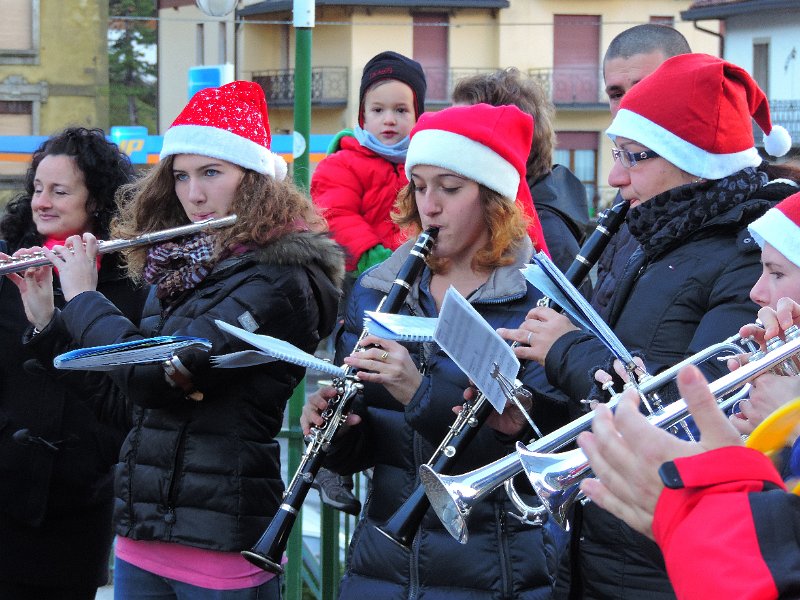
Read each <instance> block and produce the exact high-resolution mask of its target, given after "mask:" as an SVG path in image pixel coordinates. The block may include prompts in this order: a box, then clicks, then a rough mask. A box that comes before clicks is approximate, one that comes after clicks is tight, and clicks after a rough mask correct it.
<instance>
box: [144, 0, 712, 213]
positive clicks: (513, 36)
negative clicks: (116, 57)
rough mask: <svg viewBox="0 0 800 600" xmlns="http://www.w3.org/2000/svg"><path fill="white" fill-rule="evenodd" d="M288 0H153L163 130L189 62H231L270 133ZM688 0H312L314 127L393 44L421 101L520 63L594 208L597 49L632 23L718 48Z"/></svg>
mask: <svg viewBox="0 0 800 600" xmlns="http://www.w3.org/2000/svg"><path fill="white" fill-rule="evenodd" d="M292 4H293V3H292V1H291V0H260V1H257V0H240V1H239V3H238V5H237V8H236V10H235V12H233V13H231V14H230V15H228V16H226V17H219V18H214V17H208V16H206V15H205V14H203V13H202V12H200V10H199V9H197V7H196V6H195V3H194V0H160V1H159V9H160V10H159V97H160V99H161V100H160V111H159V114H160V118H159V125H160V128H161V131H162V132H163V130H164V129H165V128H166V127H167V126H169V123H170V122H171V121H172V119H174V117H175V116H176V115H177V114H178V112H179V111H180V109H181V108H182V106H183V105H184V104H185V102H186V100H187V72H188V69H189V67H191V66H197V65H202V64H206V65H215V64H225V63H231V64H233V65H234V69H233V73H234V77H235V78H238V79H249V80H254V81H257V82H259V83H260V84H261V85H262V87H264V90H265V92H266V95H267V101H268V104H269V107H270V122H271V125H272V128H273V131H275V132H276V133H289V132H291V131H292V122H293V110H292V108H293V97H294V94H293V72H294V71H293V69H294V52H295V48H294V30H293V27H292ZM690 6H691V2H689V1H688V0H686V1H684V0H638V1H637V2H630V1H629V0H471V1H470V0H467V1H462V2H455V1H453V0H433V1H428V2H413V1H405V0H384V1H383V2H367V1H363V0H362V1H359V2H344V1H340V0H317V1H316V13H315V19H316V22H315V26H314V28H313V51H312V58H311V61H312V132H313V133H316V134H333V133H335V132H337V131H339V130H341V129H343V128H345V127H350V126H352V124H353V123H355V120H356V116H357V111H358V106H357V104H358V88H359V82H360V75H361V69H362V67H363V65H364V63H366V61H367V60H369V58H370V57H372V56H373V55H375V54H377V53H378V52H381V51H383V50H395V51H397V52H401V53H403V54H405V55H407V56H412V57H414V58H415V59H416V60H418V61H419V62H420V63H421V64H422V65H423V68H424V69H425V72H426V76H427V79H428V95H427V108H428V110H437V109H440V108H443V107H445V106H448V105H449V97H450V92H451V91H452V89H453V87H454V85H455V82H456V81H457V80H458V79H459V78H460V77H464V76H467V75H472V74H475V73H480V72H488V71H493V70H496V69H499V68H505V67H511V66H514V67H517V68H518V69H520V71H522V72H523V74H525V75H527V76H529V77H534V78H536V79H538V80H540V81H541V82H542V83H543V84H544V85H545V86H546V87H547V89H548V90H549V92H550V94H551V97H552V99H553V101H554V103H555V105H556V109H557V118H556V128H557V132H558V151H557V153H556V160H557V162H559V163H561V164H565V165H567V166H569V167H570V168H571V169H572V170H573V172H575V173H576V174H577V175H578V176H579V177H580V178H581V180H582V181H584V183H585V184H586V185H587V188H588V190H589V195H590V197H591V202H592V208H594V207H596V206H602V205H604V204H606V203H607V202H609V201H610V200H611V199H612V198H613V196H614V190H612V189H610V188H608V186H607V184H606V179H607V175H608V171H609V170H610V168H611V163H612V161H611V152H610V148H611V144H610V141H609V140H608V139H607V138H606V137H605V135H604V134H603V131H604V130H605V128H606V127H607V126H608V123H609V119H610V115H609V112H608V102H607V99H606V96H605V93H604V86H603V77H602V68H601V66H602V58H603V53H604V50H605V48H606V47H607V46H608V43H609V42H610V41H611V39H612V38H613V37H614V36H615V35H617V34H618V33H619V32H621V31H622V30H624V29H626V28H628V27H631V26H633V25H636V24H640V23H648V22H657V23H664V24H669V25H672V26H674V27H676V28H677V29H678V30H680V31H681V32H682V33H683V34H684V35H685V36H686V37H687V39H688V40H689V43H690V44H691V46H692V48H693V50H694V51H697V52H707V53H710V54H715V55H718V54H719V50H720V37H719V26H718V23H717V22H716V21H712V22H709V23H704V27H702V28H696V27H695V26H694V23H692V22H690V21H685V20H683V19H682V18H681V16H680V13H681V11H685V10H687V9H689V8H690Z"/></svg>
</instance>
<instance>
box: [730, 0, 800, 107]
mask: <svg viewBox="0 0 800 600" xmlns="http://www.w3.org/2000/svg"><path fill="white" fill-rule="evenodd" d="M754 42H762V43H764V42H766V43H769V89H768V90H765V92H766V93H767V97H768V98H769V99H770V100H796V99H798V98H800V9H798V10H786V11H783V12H782V13H781V14H775V13H761V14H759V15H758V16H757V17H755V16H754V15H742V16H737V17H732V18H729V19H728V23H727V36H726V40H725V59H726V60H728V61H730V62H732V63H734V64H737V65H739V66H740V67H742V68H743V69H745V70H746V71H747V72H748V73H752V72H753V43H754ZM793 49H794V50H795V54H796V57H795V58H794V59H792V60H788V61H787V58H788V57H789V55H790V53H791V52H792V50H793Z"/></svg>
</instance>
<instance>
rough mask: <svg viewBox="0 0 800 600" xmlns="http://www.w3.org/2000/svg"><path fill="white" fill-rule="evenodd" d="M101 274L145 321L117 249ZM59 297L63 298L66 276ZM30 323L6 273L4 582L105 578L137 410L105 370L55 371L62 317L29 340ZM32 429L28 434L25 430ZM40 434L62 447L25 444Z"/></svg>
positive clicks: (1, 322)
mask: <svg viewBox="0 0 800 600" xmlns="http://www.w3.org/2000/svg"><path fill="white" fill-rule="evenodd" d="M13 250H15V249H12V251H13ZM98 279H99V281H98V289H100V290H101V291H102V292H103V293H104V294H106V295H107V296H108V298H109V299H110V300H111V301H112V302H113V303H114V304H115V305H116V306H117V307H119V310H120V311H122V313H123V314H125V315H126V316H127V317H128V318H130V319H139V317H140V316H141V313H142V307H143V306H144V301H145V298H146V296H147V289H146V288H135V287H134V286H133V284H132V283H131V282H130V280H128V279H126V278H125V277H124V276H123V273H122V271H121V270H120V269H119V264H118V262H117V260H116V258H115V257H114V256H113V255H107V256H105V257H103V259H102V262H101V269H100V273H99V275H98ZM55 301H56V305H57V306H62V305H63V304H64V298H63V295H62V294H61V290H60V288H59V285H58V280H57V278H56V282H55ZM29 329H30V328H29V325H28V320H27V319H26V317H25V312H24V309H23V306H22V301H21V300H20V296H19V291H18V290H17V288H16V287H15V286H14V285H13V284H12V283H11V282H10V281H7V280H5V277H3V278H2V281H0V347H2V349H3V351H2V352H3V354H2V361H0V545H2V547H3V548H4V550H5V551H4V552H3V560H1V561H0V581H15V582H26V583H29V584H36V585H53V586H80V587H82V588H88V587H90V586H92V585H102V584H103V583H105V581H106V578H107V574H108V552H109V549H110V547H111V537H112V536H111V507H112V502H113V487H112V474H113V473H112V471H113V469H112V467H113V465H114V464H115V463H116V462H117V458H118V455H119V448H120V445H121V444H122V440H123V439H124V437H125V434H126V433H127V431H128V429H129V428H130V425H131V419H130V417H131V415H130V410H129V407H128V406H127V405H126V401H125V399H124V398H123V397H122V396H121V395H120V394H119V393H118V390H114V389H113V387H112V386H111V382H110V381H109V380H108V379H107V378H106V377H105V375H104V374H102V373H88V372H77V371H72V372H65V371H55V370H54V369H53V368H52V366H51V365H52V354H51V353H50V348H51V344H52V343H53V341H54V338H55V339H58V338H59V336H58V335H57V334H56V327H55V324H53V326H48V327H47V328H45V330H44V331H43V332H42V333H40V334H39V335H37V336H34V337H33V338H30V337H28V344H26V345H25V346H23V336H24V334H25V332H26V330H29ZM40 355H41V356H42V357H43V359H42V360H41V361H40V360H38V357H39V356H40ZM24 430H27V431H28V433H29V437H26V436H24V435H22V434H18V432H20V431H24ZM15 434H17V436H16V437H15ZM20 436H21V437H20ZM32 438H40V439H42V440H46V441H47V442H50V443H53V444H54V445H55V447H56V449H55V450H53V449H52V448H48V447H47V446H46V445H44V444H43V443H36V442H35V441H34V442H27V443H26V440H30V439H32ZM0 587H2V585H1V584H0Z"/></svg>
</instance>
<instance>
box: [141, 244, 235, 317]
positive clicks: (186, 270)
mask: <svg viewBox="0 0 800 600" xmlns="http://www.w3.org/2000/svg"><path fill="white" fill-rule="evenodd" d="M214 239H215V238H214V235H213V234H210V233H198V234H196V235H193V236H192V237H189V238H186V239H185V240H183V241H182V242H171V241H170V242H164V243H163V244H157V245H156V246H153V247H152V248H150V250H149V251H148V253H147V260H146V262H145V267H144V280H145V281H146V282H147V283H150V284H153V285H155V286H156V288H157V289H156V296H157V297H158V298H159V299H161V300H165V301H167V302H168V303H170V302H172V301H173V300H175V299H176V298H177V297H178V296H180V295H181V294H182V293H183V292H185V291H187V290H191V289H194V288H195V287H197V286H198V285H199V284H200V282H202V281H203V280H204V279H205V278H206V277H207V276H208V274H209V273H211V271H212V269H213V268H214V265H216V264H217V262H218V261H219V260H220V259H221V258H222V257H214Z"/></svg>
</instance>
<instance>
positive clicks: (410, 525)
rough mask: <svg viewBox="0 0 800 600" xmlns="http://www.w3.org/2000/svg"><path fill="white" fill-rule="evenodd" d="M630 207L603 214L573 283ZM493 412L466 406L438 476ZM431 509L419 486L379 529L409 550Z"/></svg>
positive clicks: (441, 451) (480, 402) (438, 462)
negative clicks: (426, 514)
mask: <svg viewBox="0 0 800 600" xmlns="http://www.w3.org/2000/svg"><path fill="white" fill-rule="evenodd" d="M629 207H630V204H629V203H628V202H627V201H626V200H622V201H620V202H617V203H616V204H614V205H613V206H611V207H610V208H607V209H606V210H604V211H603V212H602V213H601V214H600V216H599V217H598V221H597V226H596V227H595V229H594V231H593V232H592V234H591V235H590V236H589V237H588V238H587V240H586V241H585V242H584V243H583V246H581V248H580V250H579V251H578V254H577V255H576V256H575V260H574V261H573V262H572V265H570V267H569V269H568V270H567V272H566V273H565V275H566V277H567V278H568V279H569V281H570V283H572V284H573V285H580V284H581V283H582V282H583V280H584V279H585V278H586V276H587V275H588V274H589V271H591V269H592V267H593V266H594V264H595V263H596V262H597V259H599V258H600V255H601V254H602V253H603V250H605V248H606V246H607V245H608V242H609V241H611V238H612V237H613V236H614V234H615V233H616V232H617V231H619V228H620V226H621V225H622V222H623V221H624V220H625V215H626V214H627V212H628V208H629ZM517 393H525V394H527V393H529V392H528V391H527V390H524V389H523V388H518V390H517ZM492 410H493V408H492V405H491V403H489V402H488V400H487V399H486V398H485V396H484V395H483V394H478V395H477V397H476V398H475V399H473V400H471V401H468V402H466V403H465V404H464V407H463V409H462V411H461V412H460V413H459V415H458V417H456V420H455V422H454V423H453V424H452V425H451V426H450V428H449V430H448V433H447V435H446V436H445V438H444V439H443V440H442V443H441V444H439V447H438V448H437V449H436V450H435V451H434V453H433V454H432V455H431V458H430V459H429V460H428V462H427V465H428V466H429V467H430V468H431V469H432V470H433V471H435V472H436V473H443V474H444V473H447V471H448V470H449V469H450V468H451V467H452V466H453V463H455V461H456V460H457V458H458V457H459V455H460V453H461V451H462V450H463V449H464V448H466V446H467V444H469V443H470V442H471V441H472V439H473V438H474V437H475V435H476V434H477V433H478V429H480V427H481V425H483V423H484V422H485V421H486V419H487V418H488V417H489V415H490V414H491V411H492ZM429 507H430V501H429V500H428V497H427V496H426V495H425V488H424V487H423V486H422V485H417V487H416V488H414V491H413V492H411V495H410V496H409V497H408V498H407V499H406V500H405V502H403V504H402V505H400V508H398V509H397V511H395V513H394V514H393V515H392V516H391V517H389V519H388V520H387V521H386V523H384V524H383V525H381V526H380V527H378V528H377V529H378V531H380V532H381V533H382V534H384V535H385V536H386V537H387V538H389V539H390V540H392V541H393V542H395V543H396V544H398V545H399V546H402V547H403V548H406V549H407V548H410V547H411V543H412V542H413V541H414V536H415V535H416V532H417V529H418V528H419V525H420V523H422V519H423V517H424V516H425V513H426V512H427V511H428V508H429Z"/></svg>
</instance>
